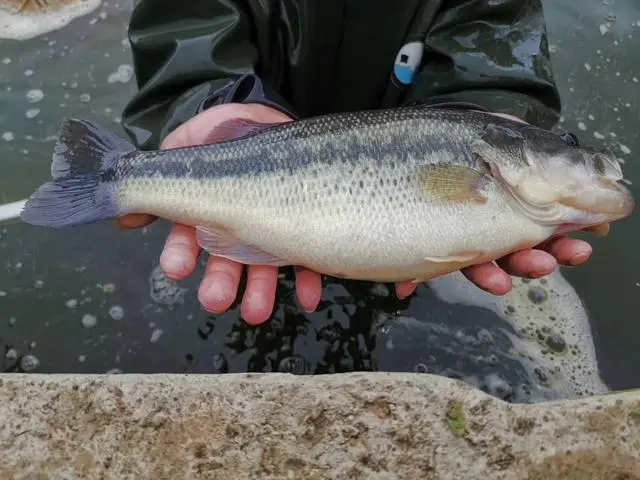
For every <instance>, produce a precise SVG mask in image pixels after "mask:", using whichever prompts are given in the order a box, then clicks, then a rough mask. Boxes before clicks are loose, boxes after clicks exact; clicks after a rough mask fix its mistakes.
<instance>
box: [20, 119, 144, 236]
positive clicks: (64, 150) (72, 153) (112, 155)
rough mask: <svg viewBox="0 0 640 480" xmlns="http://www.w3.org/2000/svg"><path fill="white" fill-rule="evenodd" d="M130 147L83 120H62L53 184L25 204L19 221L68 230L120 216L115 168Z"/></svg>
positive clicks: (127, 143) (129, 150) (43, 187)
mask: <svg viewBox="0 0 640 480" xmlns="http://www.w3.org/2000/svg"><path fill="white" fill-rule="evenodd" d="M134 150H135V147H134V146H133V145H131V144H130V143H129V142H127V141H126V140H125V139H123V138H121V137H119V136H117V135H115V134H113V133H111V132H108V131H107V130H105V129H103V128H102V127H100V126H99V125H96V124H95V123H92V122H89V121H86V120H77V119H74V118H70V119H66V120H64V121H63V122H62V124H61V126H60V131H59V134H58V141H57V144H56V147H55V151H54V154H53V162H52V164H51V176H52V178H53V180H52V181H50V182H47V183H45V184H44V185H42V186H41V187H40V188H39V189H38V190H36V192H35V193H34V194H33V195H32V196H31V198H30V199H29V200H27V203H26V204H25V207H24V209H23V210H22V213H21V214H20V217H21V218H22V220H23V221H24V222H26V223H30V224H31V225H38V226H43V227H54V228H61V227H70V226H76V225H82V224H85V223H93V222H99V221H102V220H107V219H109V218H113V217H116V216H118V215H119V214H120V211H119V208H118V203H117V196H116V185H115V183H114V176H115V169H116V166H117V163H118V159H119V158H120V156H122V155H123V154H125V153H129V152H132V151H134Z"/></svg>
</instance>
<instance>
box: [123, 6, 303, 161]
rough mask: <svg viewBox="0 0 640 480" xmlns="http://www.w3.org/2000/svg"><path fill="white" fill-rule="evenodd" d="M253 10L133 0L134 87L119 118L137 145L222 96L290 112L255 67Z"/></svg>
mask: <svg viewBox="0 0 640 480" xmlns="http://www.w3.org/2000/svg"><path fill="white" fill-rule="evenodd" d="M252 27H253V25H252V17H251V15H250V14H248V13H247V12H246V11H245V10H243V9H242V7H241V1H232V0H208V1H201V0H188V1H176V0H138V1H137V2H136V4H135V6H134V10H133V13H132V16H131V20H130V22H129V41H130V44H131V49H132V53H133V62H134V70H135V74H136V80H137V83H138V92H137V93H136V95H134V97H133V98H132V99H131V101H130V102H129V103H128V104H127V105H126V107H125V109H124V111H123V114H122V124H123V128H124V129H125V131H126V132H127V133H128V134H129V136H130V137H131V138H132V140H133V141H134V143H135V144H136V145H137V146H138V147H139V148H141V149H155V148H158V146H159V145H160V143H161V141H162V140H163V139H164V138H165V137H166V136H167V135H168V134H169V133H170V132H171V131H173V130H174V129H175V128H177V127H178V126H179V125H180V124H182V123H184V122H185V121H187V120H189V119H190V118H191V117H193V116H195V115H197V114H198V113H200V112H202V111H203V110H205V109H207V108H209V107H211V106H213V105H218V104H221V103H229V102H240V103H262V104H265V105H269V106H271V107H274V108H277V109H279V110H280V111H283V112H285V113H287V114H289V115H291V116H294V117H295V115H294V114H293V112H292V111H291V108H290V107H289V106H288V104H287V103H286V102H285V101H284V100H283V99H282V98H281V97H280V96H279V94H278V93H277V92H275V91H274V90H272V89H271V88H270V87H269V86H268V85H266V84H264V82H262V81H261V80H260V79H259V78H258V77H257V76H256V75H255V65H256V63H257V56H258V52H257V48H256V46H255V44H254V42H253V40H252Z"/></svg>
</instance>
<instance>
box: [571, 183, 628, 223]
mask: <svg viewBox="0 0 640 480" xmlns="http://www.w3.org/2000/svg"><path fill="white" fill-rule="evenodd" d="M559 202H560V203H562V204H563V205H567V206H569V207H572V208H575V209H577V210H581V211H583V212H588V213H595V214H598V215H602V216H604V217H606V218H607V220H609V221H613V220H617V219H620V218H625V217H628V216H629V215H631V213H633V211H634V209H635V200H634V199H633V195H632V194H631V192H630V191H629V189H627V188H626V187H625V186H624V185H622V184H621V183H620V182H618V181H616V180H613V179H609V178H601V179H598V181H597V182H595V183H593V184H591V185H589V187H588V188H585V189H582V190H579V191H577V192H574V193H573V194H572V195H571V196H568V197H565V198H563V199H561V200H559Z"/></svg>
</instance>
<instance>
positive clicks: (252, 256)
mask: <svg viewBox="0 0 640 480" xmlns="http://www.w3.org/2000/svg"><path fill="white" fill-rule="evenodd" d="M196 238H197V241H198V245H200V246H201V247H202V248H203V249H204V250H206V251H207V252H208V253H209V254H210V255H214V256H218V257H224V258H228V259H229V260H233V261H234V262H238V263H242V264H244V265H272V266H275V267H282V266H285V265H289V263H290V262H287V261H286V260H283V259H281V258H278V257H276V256H274V255H272V254H270V253H268V252H265V251H264V250H262V249H261V248H260V247H257V246H255V245H251V244H249V243H247V242H244V241H243V240H241V239H239V238H238V237H236V236H235V234H234V233H233V232H232V231H231V230H229V229H226V228H224V227H223V226H204V225H199V226H197V227H196Z"/></svg>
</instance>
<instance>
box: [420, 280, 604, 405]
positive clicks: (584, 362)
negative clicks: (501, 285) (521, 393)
mask: <svg viewBox="0 0 640 480" xmlns="http://www.w3.org/2000/svg"><path fill="white" fill-rule="evenodd" d="M428 285H429V288H431V289H432V290H433V292H434V293H435V295H436V296H437V297H438V298H439V299H440V300H442V301H445V302H447V303H454V304H463V305H469V306H474V307H481V308H487V309H489V310H492V311H493V312H495V313H496V314H497V315H498V316H500V318H502V319H503V320H504V321H505V322H506V323H507V324H509V325H510V326H511V327H512V328H513V329H514V330H515V331H516V332H518V336H514V335H513V334H510V333H509V332H505V333H507V335H509V337H510V338H511V341H512V342H513V344H514V348H515V350H517V351H518V353H519V354H520V355H523V358H527V357H528V361H527V362H523V365H525V367H528V369H530V368H531V367H533V366H535V365H539V366H543V367H545V368H546V370H548V371H550V372H553V374H554V377H555V378H551V379H549V387H550V388H552V389H553V390H555V391H557V392H559V393H560V392H561V393H562V395H563V396H566V397H580V396H585V395H595V394H601V393H606V392H608V391H609V388H608V387H607V386H606V384H605V383H604V381H603V380H602V378H601V377H600V373H599V369H598V362H597V359H596V352H595V346H594V344H593V336H592V333H591V325H590V324H589V316H588V314H587V311H586V309H585V307H584V305H583V303H582V301H581V300H580V297H579V296H578V294H577V293H576V291H575V290H574V289H573V287H572V286H571V284H570V283H569V282H568V281H567V280H566V279H565V278H564V277H563V276H562V274H561V273H560V272H559V271H556V272H554V273H553V274H552V275H549V276H547V277H544V278H541V279H537V280H530V281H527V282H524V281H522V279H517V278H514V282H513V289H512V291H511V292H510V293H509V294H508V295H505V296H503V297H498V296H495V295H491V294H489V293H487V292H484V291H482V290H480V289H479V288H478V287H476V286H475V285H473V284H472V283H471V282H469V281H468V280H467V279H466V278H465V277H464V276H463V275H462V274H461V273H460V272H456V273H453V274H450V275H446V276H443V277H440V278H437V279H435V280H432V281H430V282H429V283H428ZM527 364H529V365H527Z"/></svg>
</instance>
